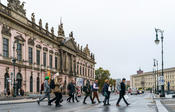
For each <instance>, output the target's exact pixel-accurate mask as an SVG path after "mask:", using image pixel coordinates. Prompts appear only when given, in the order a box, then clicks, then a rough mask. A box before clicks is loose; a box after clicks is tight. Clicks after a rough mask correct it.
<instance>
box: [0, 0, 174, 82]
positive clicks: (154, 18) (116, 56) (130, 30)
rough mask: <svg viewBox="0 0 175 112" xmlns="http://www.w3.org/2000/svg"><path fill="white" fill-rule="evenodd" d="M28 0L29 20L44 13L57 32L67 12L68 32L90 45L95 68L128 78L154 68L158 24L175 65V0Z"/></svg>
mask: <svg viewBox="0 0 175 112" xmlns="http://www.w3.org/2000/svg"><path fill="white" fill-rule="evenodd" d="M23 1H25V2H26V4H25V8H26V10H27V17H28V18H29V19H30V18H31V16H30V15H31V13H32V12H34V13H35V16H36V21H37V22H38V21H39V19H40V18H42V20H43V24H44V26H45V23H46V22H48V23H49V29H50V28H51V26H54V28H55V29H56V31H55V32H57V29H58V28H57V26H58V24H59V21H60V17H62V21H63V23H64V29H65V32H66V35H67V36H68V34H69V32H70V31H73V32H74V37H75V40H76V41H77V42H78V43H80V44H81V45H83V46H85V45H86V44H89V48H90V50H91V51H92V52H94V53H95V57H96V62H97V64H96V68H98V67H103V68H105V69H108V70H110V72H111V74H112V77H113V78H123V77H126V78H127V79H129V78H130V75H132V74H135V73H136V71H137V70H138V69H139V67H141V68H142V69H143V70H144V71H152V66H153V58H156V59H158V60H161V54H160V53H161V46H160V45H158V46H157V45H155V43H154V40H155V31H154V28H155V27H158V28H161V29H163V30H164V31H165V32H164V38H165V39H164V47H165V49H164V50H165V52H164V53H165V68H168V67H175V63H174V62H175V50H174V48H175V7H174V4H175V0H23ZM1 2H2V3H3V4H5V5H6V3H7V2H6V0H1ZM21 2H22V1H21ZM160 67H161V66H159V68H160Z"/></svg>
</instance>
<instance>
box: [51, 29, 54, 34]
mask: <svg viewBox="0 0 175 112" xmlns="http://www.w3.org/2000/svg"><path fill="white" fill-rule="evenodd" d="M51 33H52V35H54V27H52V28H51Z"/></svg>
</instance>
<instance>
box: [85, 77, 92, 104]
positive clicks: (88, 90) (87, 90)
mask: <svg viewBox="0 0 175 112" xmlns="http://www.w3.org/2000/svg"><path fill="white" fill-rule="evenodd" d="M83 91H84V92H85V97H84V100H83V104H86V98H87V97H88V96H89V97H90V100H91V102H92V104H94V102H93V100H92V89H91V85H90V82H89V80H87V83H86V86H84V87H83Z"/></svg>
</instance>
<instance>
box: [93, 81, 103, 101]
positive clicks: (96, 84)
mask: <svg viewBox="0 0 175 112" xmlns="http://www.w3.org/2000/svg"><path fill="white" fill-rule="evenodd" d="M98 90H99V87H98V80H95V82H94V84H93V98H92V101H93V102H94V99H95V98H97V101H98V103H101V101H100V100H99V97H98Z"/></svg>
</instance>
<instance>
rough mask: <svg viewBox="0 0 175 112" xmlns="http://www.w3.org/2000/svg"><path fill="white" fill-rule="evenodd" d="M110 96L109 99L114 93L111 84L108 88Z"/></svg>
mask: <svg viewBox="0 0 175 112" xmlns="http://www.w3.org/2000/svg"><path fill="white" fill-rule="evenodd" d="M108 92H109V93H108V94H109V96H108V97H109V99H110V96H111V92H112V84H109V87H108Z"/></svg>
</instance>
